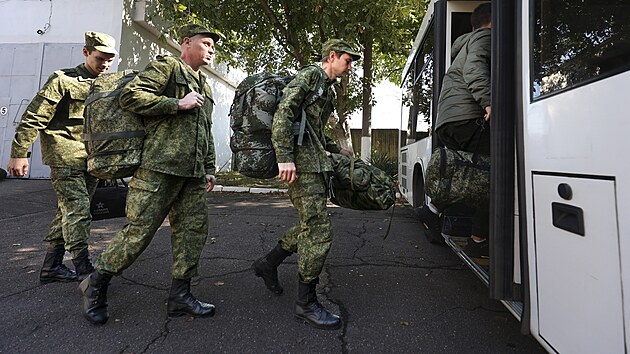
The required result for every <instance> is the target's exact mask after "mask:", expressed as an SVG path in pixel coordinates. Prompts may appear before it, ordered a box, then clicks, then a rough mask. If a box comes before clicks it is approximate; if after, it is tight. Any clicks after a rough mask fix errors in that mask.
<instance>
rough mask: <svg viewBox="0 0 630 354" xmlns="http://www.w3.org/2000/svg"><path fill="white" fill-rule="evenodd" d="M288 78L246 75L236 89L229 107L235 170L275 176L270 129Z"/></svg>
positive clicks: (259, 175) (276, 171)
mask: <svg viewBox="0 0 630 354" xmlns="http://www.w3.org/2000/svg"><path fill="white" fill-rule="evenodd" d="M291 78H292V77H290V76H288V77H281V76H277V75H273V74H269V73H259V74H254V75H251V76H248V77H247V78H245V79H244V80H243V81H242V82H241V83H240V84H239V85H238V87H237V88H236V93H235V94H234V100H233V101H232V106H231V107H230V127H231V128H232V131H233V134H232V137H231V138H230V148H231V149H232V152H233V155H232V157H233V158H234V166H235V170H236V171H238V172H240V173H242V174H244V175H246V176H249V177H255V178H271V177H275V176H277V175H278V165H277V164H276V152H275V151H274V150H273V144H272V143H271V127H272V120H273V114H274V113H275V111H276V107H277V106H278V102H279V101H280V98H281V97H282V89H283V88H284V87H285V86H286V85H287V83H288V82H289V81H290V80H291Z"/></svg>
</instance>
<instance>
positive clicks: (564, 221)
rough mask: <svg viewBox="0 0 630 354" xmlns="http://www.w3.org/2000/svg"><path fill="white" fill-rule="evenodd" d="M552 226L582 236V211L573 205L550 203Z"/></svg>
mask: <svg viewBox="0 0 630 354" xmlns="http://www.w3.org/2000/svg"><path fill="white" fill-rule="evenodd" d="M551 215H552V219H553V226H555V227H557V228H560V229H562V230H565V231H569V232H572V233H574V234H578V235H580V236H584V211H583V210H582V208H578V207H576V206H573V205H569V204H564V203H556V202H553V203H551Z"/></svg>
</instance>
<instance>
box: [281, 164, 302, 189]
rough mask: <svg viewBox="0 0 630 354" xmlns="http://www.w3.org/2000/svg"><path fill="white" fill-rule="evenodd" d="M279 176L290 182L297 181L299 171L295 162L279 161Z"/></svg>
mask: <svg viewBox="0 0 630 354" xmlns="http://www.w3.org/2000/svg"><path fill="white" fill-rule="evenodd" d="M278 178H280V180H282V181H285V182H288V183H289V184H291V183H293V182H295V180H296V179H297V172H296V171H295V163H293V162H279V163H278Z"/></svg>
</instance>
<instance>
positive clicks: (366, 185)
mask: <svg viewBox="0 0 630 354" xmlns="http://www.w3.org/2000/svg"><path fill="white" fill-rule="evenodd" d="M330 160H331V162H332V165H333V172H332V173H331V174H330V180H329V183H328V194H329V199H330V201H331V202H332V203H333V204H336V205H339V206H341V207H344V208H350V209H357V210H387V209H389V208H390V207H391V206H392V205H394V202H395V201H396V189H395V187H394V181H393V179H392V177H391V176H389V175H388V174H387V173H385V172H384V171H383V170H381V169H380V168H378V167H376V166H373V165H370V164H367V163H365V162H364V161H363V160H361V159H360V158H348V157H346V156H344V155H341V154H331V156H330Z"/></svg>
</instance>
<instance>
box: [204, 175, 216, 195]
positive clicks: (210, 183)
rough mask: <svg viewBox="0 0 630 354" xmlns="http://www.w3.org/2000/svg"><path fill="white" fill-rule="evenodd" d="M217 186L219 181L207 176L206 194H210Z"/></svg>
mask: <svg viewBox="0 0 630 354" xmlns="http://www.w3.org/2000/svg"><path fill="white" fill-rule="evenodd" d="M216 184H217V179H216V177H214V176H213V175H206V192H210V191H212V190H213V189H214V186H216Z"/></svg>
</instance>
